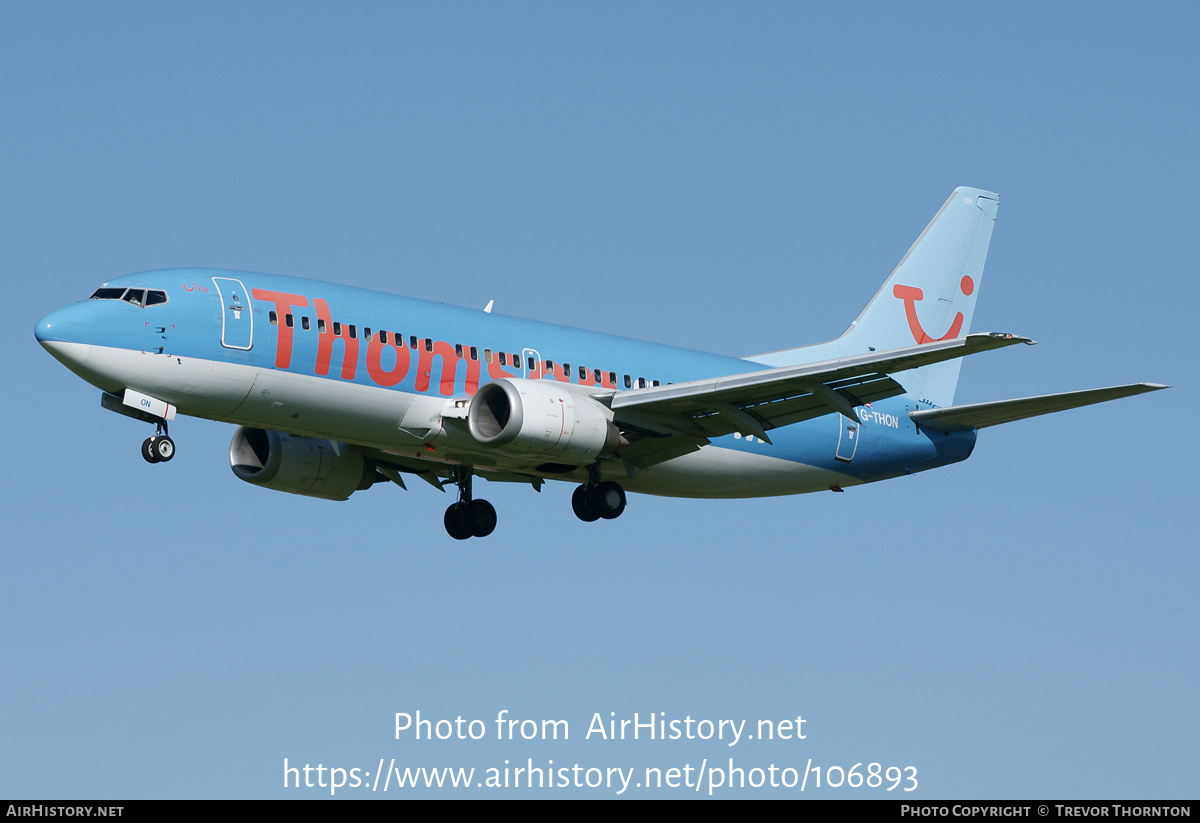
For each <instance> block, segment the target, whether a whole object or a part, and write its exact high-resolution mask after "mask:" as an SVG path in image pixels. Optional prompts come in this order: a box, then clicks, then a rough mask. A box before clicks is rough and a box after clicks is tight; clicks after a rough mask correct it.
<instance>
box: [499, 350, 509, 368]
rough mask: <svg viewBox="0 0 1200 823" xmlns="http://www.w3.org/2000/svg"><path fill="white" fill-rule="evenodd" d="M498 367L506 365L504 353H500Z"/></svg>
mask: <svg viewBox="0 0 1200 823" xmlns="http://www.w3.org/2000/svg"><path fill="white" fill-rule="evenodd" d="M500 365H501V366H507V365H508V355H507V354H505V353H504V352H500Z"/></svg>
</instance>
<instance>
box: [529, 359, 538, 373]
mask: <svg viewBox="0 0 1200 823" xmlns="http://www.w3.org/2000/svg"><path fill="white" fill-rule="evenodd" d="M529 370H530V371H535V370H537V358H536V357H533V356H530V358H529Z"/></svg>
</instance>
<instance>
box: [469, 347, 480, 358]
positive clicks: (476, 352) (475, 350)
mask: <svg viewBox="0 0 1200 823" xmlns="http://www.w3.org/2000/svg"><path fill="white" fill-rule="evenodd" d="M471 359H472V360H478V359H479V349H478V348H476V347H475V346H472V347H471Z"/></svg>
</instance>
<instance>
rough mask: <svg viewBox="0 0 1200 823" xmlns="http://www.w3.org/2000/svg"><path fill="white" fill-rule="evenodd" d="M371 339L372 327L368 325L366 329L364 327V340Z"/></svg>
mask: <svg viewBox="0 0 1200 823" xmlns="http://www.w3.org/2000/svg"><path fill="white" fill-rule="evenodd" d="M370 339H371V327H370V326H367V327H366V328H365V329H363V340H370Z"/></svg>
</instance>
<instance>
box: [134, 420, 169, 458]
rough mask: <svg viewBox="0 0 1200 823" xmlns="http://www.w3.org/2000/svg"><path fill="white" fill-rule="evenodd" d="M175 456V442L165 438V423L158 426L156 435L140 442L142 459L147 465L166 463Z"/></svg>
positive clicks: (167, 437)
mask: <svg viewBox="0 0 1200 823" xmlns="http://www.w3.org/2000/svg"><path fill="white" fill-rule="evenodd" d="M174 456H175V441H174V440H172V439H171V438H170V437H169V436H167V423H166V421H165V420H164V421H162V422H161V423H159V424H158V433H157V434H155V435H153V436H151V437H147V438H146V439H145V441H143V442H142V457H144V458H145V459H146V462H147V463H166V462H167V461H168V460H170V459H171V458H172V457H174Z"/></svg>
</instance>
